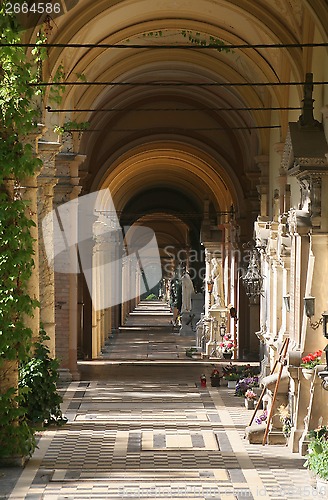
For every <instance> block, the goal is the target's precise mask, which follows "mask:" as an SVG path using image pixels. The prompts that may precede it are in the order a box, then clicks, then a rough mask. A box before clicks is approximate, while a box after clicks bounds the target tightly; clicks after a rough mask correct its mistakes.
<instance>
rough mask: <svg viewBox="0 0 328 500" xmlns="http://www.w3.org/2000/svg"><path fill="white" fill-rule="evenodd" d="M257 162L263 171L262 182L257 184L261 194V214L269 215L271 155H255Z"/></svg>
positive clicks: (263, 215)
mask: <svg viewBox="0 0 328 500" xmlns="http://www.w3.org/2000/svg"><path fill="white" fill-rule="evenodd" d="M255 163H256V165H257V167H258V169H259V170H260V172H261V175H260V184H259V185H257V186H256V187H257V190H258V193H259V195H260V216H261V217H267V216H268V215H269V199H268V198H269V157H268V155H261V156H256V157H255Z"/></svg>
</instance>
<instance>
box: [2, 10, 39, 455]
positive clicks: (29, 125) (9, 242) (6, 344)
mask: <svg viewBox="0 0 328 500" xmlns="http://www.w3.org/2000/svg"><path fill="white" fill-rule="evenodd" d="M20 41H21V38H20V30H19V26H18V25H17V23H16V19H15V16H14V15H13V14H8V13H6V12H5V3H2V5H1V6H0V44H8V43H9V44H15V43H19V42H20ZM42 41H43V38H42V36H40V38H39V40H38V41H37V43H36V47H35V49H33V51H32V55H31V57H30V60H28V58H27V56H26V53H25V51H24V49H23V48H21V47H17V46H12V47H10V46H9V47H8V46H7V47H1V51H0V247H1V253H0V457H3V456H8V455H9V456H13V455H19V456H24V455H28V454H31V453H32V452H33V450H34V448H35V439H34V432H33V430H32V429H31V427H30V426H29V425H28V421H27V418H26V411H27V410H26V407H25V406H24V404H23V398H24V396H26V390H24V389H22V390H21V391H18V370H19V366H20V365H21V364H22V363H23V362H24V361H26V359H27V358H28V355H29V352H30V347H31V339H32V335H34V334H35V333H36V332H32V331H31V329H30V328H27V327H26V317H28V316H32V315H33V312H34V310H35V308H36V307H38V303H37V301H36V300H34V299H33V298H31V297H30V296H29V294H28V281H29V279H30V277H31V275H32V272H33V269H34V261H33V238H32V236H31V232H30V230H31V227H32V226H33V225H34V222H33V220H32V217H31V215H32V214H31V212H30V208H29V204H28V202H26V201H23V200H22V199H21V195H20V192H21V187H22V185H23V180H24V178H25V177H28V176H31V175H33V173H35V172H36V171H37V170H38V169H39V168H40V167H41V161H40V160H39V159H38V158H36V157H35V156H34V149H33V145H32V144H31V143H30V142H29V140H28V137H29V134H35V133H36V132H37V119H38V103H37V101H38V99H39V98H40V97H41V93H42V91H41V89H40V88H38V87H32V86H31V85H30V84H31V83H33V84H37V83H38V82H39V81H40V78H41V71H42V67H41V66H42V59H43V58H44V57H45V55H46V54H45V51H44V49H42V48H41V47H38V44H39V43H42Z"/></svg>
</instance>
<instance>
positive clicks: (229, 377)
mask: <svg viewBox="0 0 328 500" xmlns="http://www.w3.org/2000/svg"><path fill="white" fill-rule="evenodd" d="M224 378H225V379H226V381H227V382H228V388H229V389H235V388H236V384H237V382H238V380H239V374H238V373H234V372H231V373H227V374H226V375H224Z"/></svg>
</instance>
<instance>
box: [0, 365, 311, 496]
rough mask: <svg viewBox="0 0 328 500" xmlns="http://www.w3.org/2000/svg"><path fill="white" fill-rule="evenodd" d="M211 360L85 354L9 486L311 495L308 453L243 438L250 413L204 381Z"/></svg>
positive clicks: (88, 491) (68, 492)
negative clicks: (57, 419)
mask: <svg viewBox="0 0 328 500" xmlns="http://www.w3.org/2000/svg"><path fill="white" fill-rule="evenodd" d="M210 370H211V366H210V365H205V364H204V365H203V366H200V365H199V364H196V365H194V366H192V365H182V364H178V363H176V364H174V365H172V364H157V365H151V364H150V363H149V364H148V365H147V364H144V365H135V366H126V365H122V366H119V365H113V364H110V363H107V364H104V363H102V364H101V365H100V366H97V365H96V364H95V363H94V364H92V363H89V364H88V363H82V364H81V372H82V376H83V381H80V382H73V383H71V384H70V385H69V386H68V387H67V389H66V391H65V394H64V405H63V409H64V412H65V414H66V416H67V417H68V418H69V422H68V423H67V424H66V425H65V426H64V427H61V428H59V429H55V430H49V431H46V432H44V434H43V436H42V439H41V440H40V443H39V449H38V450H37V451H36V453H35V454H34V456H33V457H32V458H31V460H30V461H29V463H28V464H27V466H26V467H25V469H24V470H23V471H22V474H21V476H20V478H19V479H18V481H17V483H16V486H15V487H14V488H13V490H12V492H11V494H10V495H8V496H7V497H2V498H11V499H14V500H19V499H28V500H39V499H49V500H50V499H53V500H55V499H57V500H64V499H76V500H80V499H81V500H82V499H118V498H121V499H125V498H146V499H148V500H150V499H158V498H161V499H168V498H170V499H172V498H188V499H197V500H198V499H199V500H210V499H215V500H219V499H220V500H233V499H234V500H235V499H238V500H241V499H248V500H251V499H263V498H265V499H266V498H268V499H274V500H275V499H277V500H278V499H286V500H289V499H298V500H303V499H305V498H315V497H316V496H315V490H313V489H312V488H311V486H310V478H309V476H308V473H307V471H306V470H305V469H304V468H303V463H304V459H303V458H301V457H300V456H298V455H295V454H291V453H290V452H289V451H288V449H287V448H286V447H284V446H264V447H263V446H260V445H249V444H248V441H246V440H245V439H244V428H245V425H246V424H247V423H248V421H249V418H250V414H251V412H249V411H247V410H246V409H245V408H244V407H243V405H242V401H241V400H240V399H239V398H236V397H235V396H233V392H232V390H230V389H228V388H226V387H218V388H216V387H215V388H212V387H206V388H201V387H200V384H199V377H200V374H201V373H202V371H205V372H206V373H207V375H209V373H210Z"/></svg>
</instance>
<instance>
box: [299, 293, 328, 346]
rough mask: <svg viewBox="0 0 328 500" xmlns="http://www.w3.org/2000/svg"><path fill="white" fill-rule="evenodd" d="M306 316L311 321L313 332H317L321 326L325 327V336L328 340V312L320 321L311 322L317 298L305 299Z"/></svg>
mask: <svg viewBox="0 0 328 500" xmlns="http://www.w3.org/2000/svg"><path fill="white" fill-rule="evenodd" d="M304 311H305V315H306V316H307V317H308V318H309V319H310V326H311V328H312V329H313V330H317V329H318V328H319V326H320V325H322V327H323V335H324V336H325V337H326V338H328V311H324V312H323V313H322V315H321V318H320V319H319V320H318V321H314V322H313V321H311V318H312V317H313V316H314V312H315V298H314V297H304Z"/></svg>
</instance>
